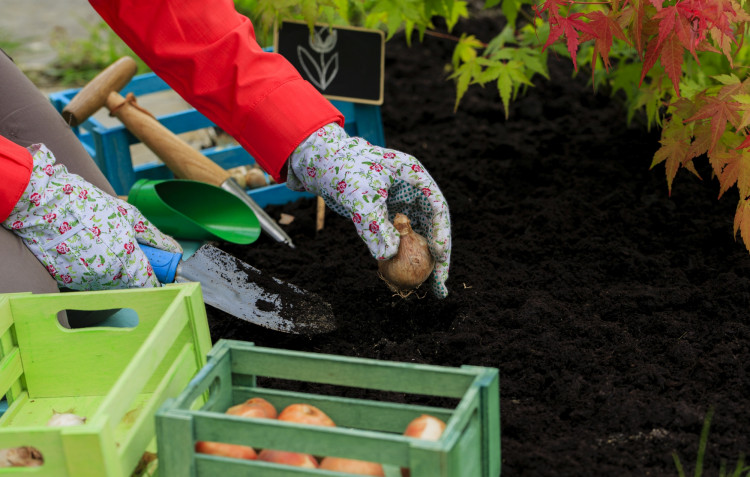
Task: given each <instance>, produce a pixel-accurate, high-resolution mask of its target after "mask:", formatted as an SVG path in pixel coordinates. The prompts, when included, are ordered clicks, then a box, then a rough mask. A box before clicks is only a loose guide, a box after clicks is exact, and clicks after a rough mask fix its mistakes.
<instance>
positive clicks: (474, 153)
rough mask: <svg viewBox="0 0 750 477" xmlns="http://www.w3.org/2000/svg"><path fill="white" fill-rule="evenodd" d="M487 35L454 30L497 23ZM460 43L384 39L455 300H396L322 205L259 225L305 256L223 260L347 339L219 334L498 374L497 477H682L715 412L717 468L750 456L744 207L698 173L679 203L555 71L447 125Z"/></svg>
mask: <svg viewBox="0 0 750 477" xmlns="http://www.w3.org/2000/svg"><path fill="white" fill-rule="evenodd" d="M482 22H484V20H478V22H477V24H475V25H471V28H469V27H468V26H466V25H463V26H462V27H465V28H466V30H467V31H471V32H474V33H475V32H476V28H474V27H478V28H479V29H480V31H481V30H482V29H483V28H485V29H489V28H491V27H492V26H491V24H490V23H487V24H486V25H485V24H483V23H482ZM459 30H460V29H459ZM459 33H460V31H459ZM491 34H493V33H492V32H489V33H487V34H486V35H487V37H486V38H482V39H484V40H487V39H489V38H490V35H491ZM452 48H453V44H452V43H450V42H448V41H446V40H442V39H437V38H433V37H429V36H428V37H426V38H425V41H424V42H423V43H419V42H416V41H415V43H414V44H413V45H412V46H411V47H408V46H407V45H406V44H405V41H404V40H403V38H398V37H397V38H395V39H393V40H392V41H390V42H388V44H387V59H386V85H385V87H386V90H385V104H384V105H383V107H382V116H383V124H384V127H385V128H386V141H387V145H388V146H389V147H392V148H394V149H398V150H402V151H405V152H409V153H411V154H413V155H415V156H416V157H418V158H419V159H420V160H421V161H422V162H423V164H424V165H425V166H426V168H427V169H428V170H429V171H430V172H431V173H432V175H433V176H434V178H435V180H436V181H437V183H438V184H439V185H440V187H441V189H442V191H443V193H444V194H445V196H446V197H447V199H448V203H449V205H450V208H451V212H452V219H453V239H454V245H453V256H452V264H451V276H450V280H449V282H448V285H449V289H450V296H449V297H448V298H446V299H445V300H442V301H438V300H436V299H434V298H433V297H431V296H428V297H426V298H424V299H422V300H419V299H407V300H403V299H401V298H399V297H394V296H393V294H392V293H391V292H390V291H389V290H388V287H387V286H386V285H385V284H384V283H383V282H382V281H381V280H380V279H379V278H378V275H377V266H376V263H375V261H374V260H373V259H372V258H371V257H370V255H369V253H368V251H367V249H366V247H365V246H364V245H363V244H362V243H361V241H360V239H359V237H358V236H357V235H356V233H355V231H354V228H353V226H352V224H351V222H350V220H348V219H345V218H343V217H339V216H337V215H335V214H334V213H332V212H330V211H329V213H328V215H327V216H326V223H325V228H324V229H323V230H322V231H320V232H318V233H316V232H315V201H314V200H301V201H298V202H295V203H292V204H288V205H285V206H277V207H269V209H268V211H269V213H271V215H272V216H274V217H278V216H279V214H280V213H281V212H284V213H286V214H291V215H293V216H294V217H295V220H294V222H292V223H291V224H290V225H288V226H285V227H286V230H287V231H288V233H289V234H290V235H291V237H292V239H293V240H294V243H295V245H296V247H297V248H296V249H295V250H292V249H288V248H287V247H285V246H283V245H279V244H277V243H275V242H273V241H271V240H270V239H268V238H267V237H265V236H264V237H262V238H261V239H260V240H259V241H258V242H256V243H255V244H253V245H251V246H244V247H241V246H233V245H230V244H219V245H220V246H221V247H222V248H224V249H225V250H227V251H230V252H231V253H233V254H234V255H235V256H237V257H238V258H240V259H243V260H245V261H247V262H248V263H250V264H251V265H253V266H255V267H257V268H259V269H261V270H263V271H264V272H266V273H269V274H272V275H274V276H276V277H278V278H280V279H282V280H285V281H288V282H290V283H293V284H295V285H298V286H300V287H302V288H305V289H307V290H309V291H312V292H316V293H317V294H319V295H320V296H321V297H323V298H324V299H325V300H326V301H328V302H329V303H330V304H331V305H332V307H333V311H334V313H335V315H336V317H337V318H338V319H339V320H340V322H341V323H340V327H339V329H338V330H337V331H335V332H332V333H330V334H326V335H322V336H318V337H314V338H309V337H301V336H295V335H286V334H282V333H278V332H273V331H269V330H265V329H262V328H259V327H256V326H253V325H250V324H247V323H245V322H242V321H239V320H235V319H232V318H229V317H227V316H226V315H224V314H222V313H221V312H219V311H217V310H214V309H209V318H210V322H211V328H212V334H213V338H214V339H219V338H233V339H241V340H246V341H252V342H255V343H256V344H258V345H262V346H271V347H279V348H286V349H293V350H305V351H315V352H324V353H333V354H339V355H347V356H359V357H367V358H377V359H383V360H395V361H405V362H417V363H430V364H436V365H445V366H460V365H463V364H469V365H478V366H491V367H496V368H498V369H499V371H500V392H501V419H502V456H503V476H535V477H539V476H584V475H613V476H644V475H656V476H661V475H676V468H675V464H674V462H673V460H672V452H677V453H678V455H679V456H680V458H681V460H682V462H683V463H684V464H686V467H687V468H688V471H689V473H692V467H693V465H694V463H695V452H696V450H697V446H698V440H699V435H700V430H701V427H702V422H703V417H704V415H705V413H706V411H707V410H708V408H709V407H710V406H714V407H715V410H716V414H715V416H714V420H713V423H712V428H711V434H710V436H709V440H708V442H709V445H708V451H707V458H706V463H705V468H706V469H707V471H708V472H707V473H708V474H709V475H711V474H712V473H714V474H715V473H717V472H718V469H719V461H720V459H726V460H728V461H729V462H730V464H731V465H732V466H733V463H734V462H735V461H736V460H737V458H738V457H739V455H740V453H741V452H744V451H748V450H750V448H749V447H748V436H747V433H746V429H748V427H750V426H749V424H750V418H749V416H750V412H748V409H750V406H749V399H748V396H750V377H749V373H750V327H749V326H748V316H747V312H748V307H749V306H750V255H749V254H748V252H747V250H746V249H745V247H744V245H743V244H742V242H741V241H739V240H737V241H736V240H735V239H734V237H733V236H732V220H733V217H734V210H735V206H736V203H737V197H736V193H735V194H734V195H733V194H732V193H731V192H730V193H727V194H725V196H724V197H722V198H721V199H720V200H717V198H716V197H717V195H718V185H717V183H716V181H715V180H713V179H712V178H711V175H710V170H709V169H708V168H707V165H706V163H705V162H706V161H705V159H703V160H698V161H696V162H697V165H698V167H699V171H700V172H701V175H702V177H703V180H702V181H701V180H699V179H698V178H696V177H695V176H692V175H690V174H689V173H686V172H682V171H681V172H680V173H679V174H678V176H677V179H676V181H675V184H674V187H673V193H672V196H671V197H669V195H668V193H667V186H666V181H665V178H664V169H663V167H656V168H654V170H650V169H649V166H650V163H651V159H652V157H653V154H654V152H655V151H656V149H657V148H658V147H659V144H658V139H659V136H658V132H657V131H651V132H648V131H646V130H645V128H642V127H641V126H640V125H637V124H633V125H632V126H631V127H629V126H628V125H627V123H626V116H625V111H624V109H623V107H622V106H621V104H620V102H619V101H618V100H617V99H616V98H611V97H609V96H607V95H605V94H594V92H593V91H592V89H591V87H590V86H589V85H587V84H586V79H585V78H580V77H579V78H573V77H572V71H571V67H570V65H569V64H568V63H569V62H567V61H565V60H556V59H554V58H553V59H552V61H551V70H552V71H551V73H552V81H545V80H538V81H536V82H535V84H536V87H535V88H531V89H530V90H529V91H528V93H527V94H526V95H524V96H523V97H521V98H519V99H518V100H517V101H515V102H514V103H512V109H511V113H510V118H509V119H508V120H506V119H505V115H504V112H503V109H502V105H501V103H500V101H499V98H498V97H497V91H496V90H495V89H494V88H491V87H488V88H486V89H481V88H473V89H470V91H469V92H468V94H467V95H466V97H465V98H464V99H463V101H462V102H461V105H460V107H459V109H458V111H457V112H455V113H454V112H453V103H454V100H455V87H454V84H453V83H452V82H451V81H447V80H446V79H445V78H446V77H445V74H444V65H445V64H446V63H447V62H448V61H449V59H450V53H451V51H452ZM636 122H637V121H636ZM732 468H733V467H732Z"/></svg>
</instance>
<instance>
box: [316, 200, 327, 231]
mask: <svg viewBox="0 0 750 477" xmlns="http://www.w3.org/2000/svg"><path fill="white" fill-rule="evenodd" d="M325 221H326V203H325V201H324V200H323V198H322V197H320V196H318V211H317V215H316V217H315V232H320V231H321V230H323V226H324V225H325Z"/></svg>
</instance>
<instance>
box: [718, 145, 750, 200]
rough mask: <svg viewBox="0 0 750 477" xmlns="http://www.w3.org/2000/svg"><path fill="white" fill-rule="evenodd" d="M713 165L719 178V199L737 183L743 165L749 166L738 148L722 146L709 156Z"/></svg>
mask: <svg viewBox="0 0 750 477" xmlns="http://www.w3.org/2000/svg"><path fill="white" fill-rule="evenodd" d="M709 161H710V162H711V166H712V167H713V169H714V172H715V173H716V177H717V178H718V179H719V199H721V196H722V195H724V192H726V191H728V190H729V189H730V188H731V187H732V186H733V185H735V184H736V183H737V179H738V178H739V176H740V171H741V169H742V167H743V166H744V167H747V166H748V165H750V164H747V163H746V161H744V160H743V153H742V152H741V151H738V150H737V149H728V148H721V150H720V151H716V152H714V153H713V154H711V155H710V156H709Z"/></svg>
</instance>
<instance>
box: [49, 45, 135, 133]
mask: <svg viewBox="0 0 750 477" xmlns="http://www.w3.org/2000/svg"><path fill="white" fill-rule="evenodd" d="M137 70H138V65H137V64H136V62H135V60H134V59H133V58H131V57H129V56H123V57H122V58H120V59H119V60H117V61H115V62H114V63H112V64H111V65H109V66H108V67H106V68H105V69H104V70H102V72H101V73H99V74H98V75H96V77H94V79H92V80H91V81H89V82H88V84H87V85H86V86H84V87H83V88H81V90H80V91H79V92H78V93H77V94H76V95H75V96H73V99H71V100H70V103H68V104H67V105H66V106H65V107H64V108H63V110H62V116H63V119H65V122H66V123H68V124H69V125H70V126H73V127H75V126H78V125H80V124H81V123H83V122H84V121H86V120H87V119H88V118H89V117H90V116H91V115H92V114H94V113H95V112H97V111H98V110H99V108H101V107H103V106H104V102H105V101H106V100H107V96H108V95H109V93H110V92H112V91H120V90H121V89H122V88H124V87H125V85H126V84H128V82H129V81H130V80H131V79H132V78H133V76H135V73H136V71H137Z"/></svg>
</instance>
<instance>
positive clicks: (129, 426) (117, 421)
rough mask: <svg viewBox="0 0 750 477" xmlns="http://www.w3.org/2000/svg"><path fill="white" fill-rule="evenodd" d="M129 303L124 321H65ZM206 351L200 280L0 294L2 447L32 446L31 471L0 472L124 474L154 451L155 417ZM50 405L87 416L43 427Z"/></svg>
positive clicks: (43, 476)
mask: <svg viewBox="0 0 750 477" xmlns="http://www.w3.org/2000/svg"><path fill="white" fill-rule="evenodd" d="M115 309H121V310H132V311H133V312H134V313H135V315H136V316H137V322H131V323H130V325H129V326H126V327H112V326H102V325H104V324H106V323H104V324H99V325H97V326H91V327H84V328H78V329H68V328H63V327H62V326H60V325H59V324H58V320H57V314H58V312H60V311H62V310H69V311H70V310H78V311H82V310H85V311H93V312H96V311H102V310H115ZM210 349H211V339H210V336H209V331H208V323H207V320H206V312H205V307H204V305H203V299H202V295H201V289H200V285H199V284H197V283H185V284H173V285H168V286H165V287H161V288H149V289H128V290H115V291H93V292H69V293H51V294H31V293H18V294H6V295H0V395H2V396H3V397H4V398H5V399H6V401H7V403H8V409H7V410H6V411H5V412H4V413H3V415H2V417H0V448H9V447H18V446H32V447H35V448H37V449H38V450H39V451H40V452H41V453H42V456H43V458H44V465H42V466H41V467H34V468H2V469H0V475H34V476H39V477H129V476H130V475H131V474H132V472H133V470H134V469H135V468H136V465H137V464H138V462H139V460H140V459H141V456H142V455H143V454H144V452H145V451H147V450H152V451H153V450H156V447H155V445H156V431H155V420H154V414H155V412H156V410H157V409H158V408H159V406H160V405H161V404H162V403H163V402H164V400H165V399H167V398H169V397H172V398H174V397H176V396H177V395H179V393H180V392H181V391H182V390H184V389H185V386H187V385H188V383H189V382H190V380H191V379H192V378H193V377H194V376H195V375H196V373H197V372H198V371H199V370H201V369H202V368H203V366H204V364H205V363H206V354H207V353H208V351H209V350H210ZM53 412H72V413H74V414H78V415H81V416H85V417H86V422H85V423H84V424H83V425H79V426H72V427H48V426H47V425H46V423H47V421H48V420H49V419H50V417H52V415H53Z"/></svg>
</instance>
